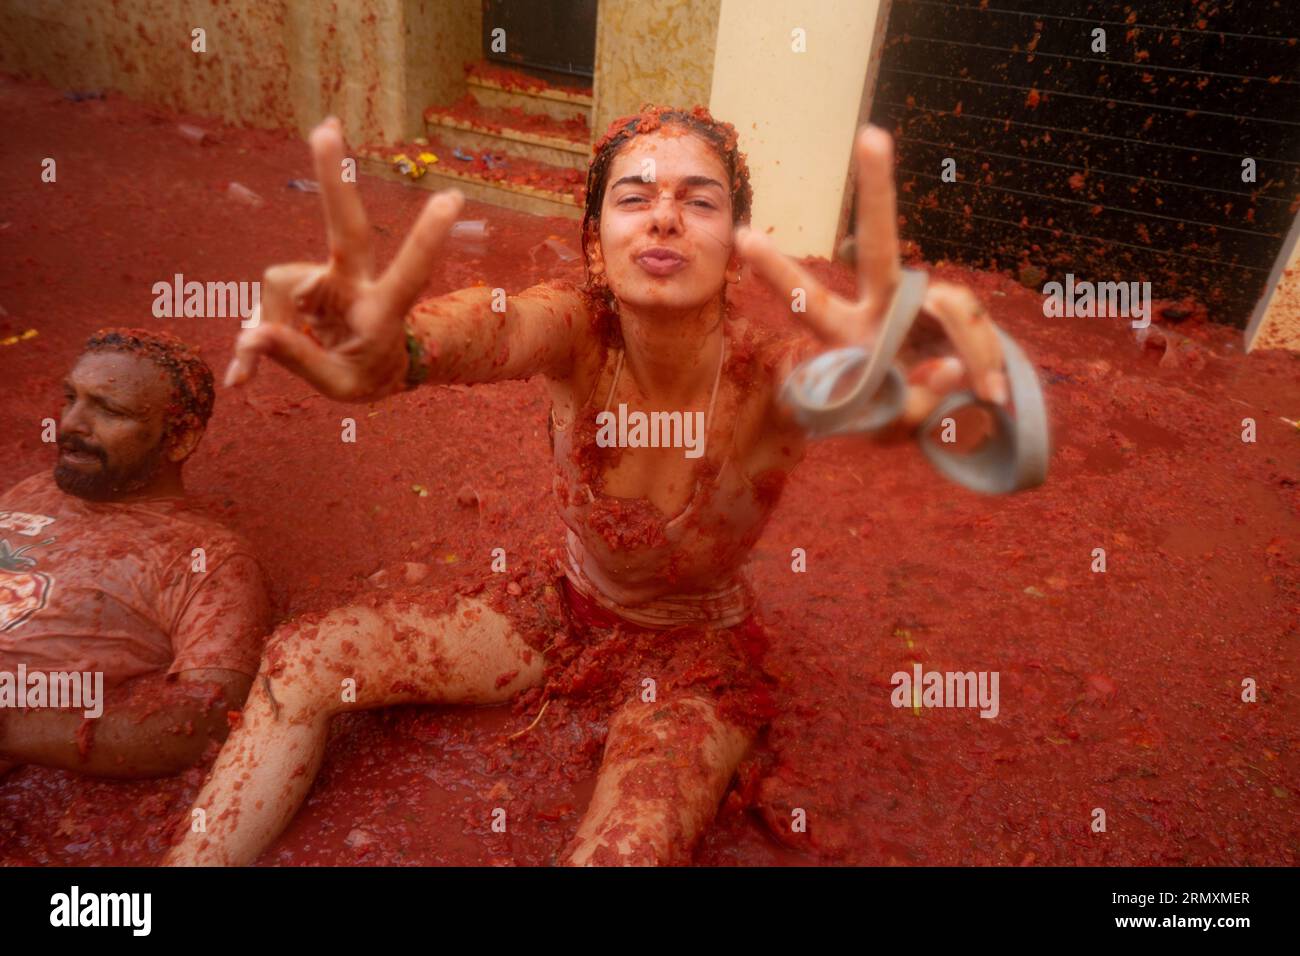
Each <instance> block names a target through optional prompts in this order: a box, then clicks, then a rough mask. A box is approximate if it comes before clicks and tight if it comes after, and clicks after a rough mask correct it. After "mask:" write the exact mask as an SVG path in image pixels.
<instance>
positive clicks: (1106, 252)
mask: <svg viewBox="0 0 1300 956" xmlns="http://www.w3.org/2000/svg"><path fill="white" fill-rule="evenodd" d="M1298 19H1300V18H1297V16H1296V7H1295V6H1294V0H1254V2H1243V0H1222V2H1217V3H1213V4H1211V3H1192V2H1188V0H1150V2H1145V3H1122V2H1116V0H1050V2H1049V0H983V2H981V0H894V3H893V7H892V10H891V13H890V19H889V27H888V34H887V38H886V41H885V47H884V51H883V59H882V62H881V70H880V80H879V84H878V86H877V91H876V97H875V100H874V102H873V106H872V120H873V122H876V123H879V124H880V125H882V126H885V127H886V128H888V129H890V130H891V131H893V133H894V135H895V137H896V138H897V141H898V155H899V169H898V181H899V212H900V216H901V217H902V219H903V225H902V234H903V236H904V238H906V239H911V240H913V241H915V242H916V243H918V244H919V246H920V248H921V250H922V253H923V254H924V255H925V256H926V257H927V258H929V259H938V258H948V259H953V260H958V261H962V262H966V263H969V264H971V265H975V266H978V267H981V268H993V269H1013V270H1014V269H1018V268H1020V267H1022V266H1025V265H1032V266H1037V267H1039V268H1040V269H1042V270H1043V272H1044V274H1045V277H1046V278H1048V279H1051V278H1055V279H1059V278H1061V277H1063V276H1064V274H1065V273H1066V272H1073V273H1074V274H1075V275H1076V276H1079V277H1084V278H1087V279H1091V280H1096V281H1142V280H1149V281H1151V283H1152V291H1153V294H1154V295H1155V297H1156V298H1164V299H1175V298H1182V297H1184V296H1192V297H1195V298H1196V299H1199V300H1200V301H1202V302H1204V303H1205V304H1206V305H1208V306H1209V307H1210V310H1211V315H1212V316H1213V317H1214V318H1215V319H1216V320H1218V321H1221V322H1227V323H1229V324H1233V325H1237V326H1242V325H1244V324H1245V322H1246V320H1247V319H1248V318H1249V315H1250V312H1251V309H1252V308H1253V306H1254V304H1255V302H1256V300H1257V299H1258V298H1259V296H1260V294H1261V293H1262V292H1263V289H1264V285H1265V282H1266V279H1267V276H1268V272H1269V269H1270V268H1271V266H1272V264H1273V261H1274V259H1275V258H1276V257H1277V255H1278V253H1279V251H1280V249H1281V246H1282V243H1283V239H1284V237H1285V236H1286V234H1287V230H1288V229H1289V228H1290V225H1291V222H1292V220H1293V219H1294V218H1295V215H1296V212H1297V208H1298V207H1300V41H1298V40H1297V30H1296V23H1297V20H1298ZM1097 28H1101V29H1102V30H1104V31H1105V43H1106V49H1105V52H1094V51H1093V49H1092V46H1093V42H1094V35H1093V31H1094V30H1095V29H1097ZM945 158H951V159H954V160H956V175H957V181H956V182H944V181H942V179H941V175H940V174H941V170H942V163H943V161H944V159H945ZM1246 158H1250V159H1253V160H1254V163H1255V181H1254V182H1253V183H1250V182H1243V180H1242V172H1243V166H1242V161H1243V160H1244V159H1246Z"/></svg>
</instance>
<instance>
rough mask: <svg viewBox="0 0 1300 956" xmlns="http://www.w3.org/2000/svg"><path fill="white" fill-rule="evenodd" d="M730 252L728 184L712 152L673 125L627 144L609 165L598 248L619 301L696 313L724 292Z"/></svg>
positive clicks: (697, 137)
mask: <svg viewBox="0 0 1300 956" xmlns="http://www.w3.org/2000/svg"><path fill="white" fill-rule="evenodd" d="M650 171H652V173H653V180H652V181H650V182H646V181H644V176H645V175H646V174H647V173H648V172H650ZM732 247H733V241H732V222H731V192H730V183H729V179H728V176H727V170H726V167H725V166H724V165H723V164H722V160H721V159H720V158H719V157H718V154H717V153H716V152H714V150H713V149H712V147H710V146H709V145H708V144H707V143H706V142H705V141H704V140H702V139H701V138H700V137H699V136H696V135H694V134H690V133H686V132H685V131H684V130H682V129H681V128H680V127H674V126H668V127H665V128H663V129H661V130H658V131H656V132H654V133H647V134H644V135H641V136H634V137H633V138H632V139H631V140H630V141H629V142H628V143H627V144H626V145H624V146H623V147H622V149H621V150H620V151H619V153H618V155H616V156H615V157H614V160H613V162H612V163H611V164H610V170H609V185H608V186H607V187H606V190H605V197H604V200H603V202H602V205H601V213H600V243H599V255H600V258H601V260H602V261H603V263H604V267H605V273H606V276H607V281H608V283H609V288H610V290H611V291H612V292H613V293H614V295H615V296H616V297H617V298H618V299H619V300H620V301H622V302H625V303H628V304H631V305H636V306H640V307H642V308H671V309H692V308H699V307H700V306H702V305H704V304H705V303H707V302H708V301H709V300H710V299H711V298H713V297H714V296H716V295H718V293H719V291H720V290H721V289H722V286H723V280H724V276H725V273H726V270H727V268H728V264H729V262H730V260H731V259H732ZM656 250H660V251H666V254H664V255H661V256H656V255H654V254H653V253H654V251H656ZM647 253H649V254H647ZM673 254H675V255H673ZM731 265H732V266H733V267H734V266H737V265H738V263H735V262H732V263H731Z"/></svg>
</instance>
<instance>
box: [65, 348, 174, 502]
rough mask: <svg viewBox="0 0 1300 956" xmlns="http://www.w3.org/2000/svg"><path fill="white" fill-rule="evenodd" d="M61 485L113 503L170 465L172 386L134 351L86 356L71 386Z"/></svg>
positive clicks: (69, 380)
mask: <svg viewBox="0 0 1300 956" xmlns="http://www.w3.org/2000/svg"><path fill="white" fill-rule="evenodd" d="M64 398H65V403H64V407H63V415H62V417H61V419H60V421H59V461H58V464H57V465H56V466H55V468H54V480H55V482H56V483H57V484H58V486H59V487H60V488H61V489H63V490H64V491H65V492H67V493H68V494H70V495H76V496H77V497H79V498H87V499H89V500H91V501H112V500H115V499H118V498H121V497H124V496H126V495H129V494H130V493H132V492H134V491H138V490H140V489H141V488H145V487H147V486H148V485H149V484H150V483H151V482H152V481H153V479H154V478H155V476H156V475H157V474H158V471H159V469H160V467H161V465H162V462H163V459H164V451H165V449H164V442H163V433H164V431H165V428H166V424H167V410H168V405H169V404H170V402H171V386H170V383H169V382H168V381H167V379H166V376H165V374H164V373H163V371H162V369H160V368H158V366H156V365H155V364H154V363H153V362H151V361H150V360H149V359H147V358H144V357H141V356H138V355H131V354H130V353H127V352H87V353H86V354H85V355H83V356H82V357H81V358H80V360H78V362H77V364H76V365H75V366H73V369H72V371H71V373H69V375H68V377H67V379H66V380H65V381H64Z"/></svg>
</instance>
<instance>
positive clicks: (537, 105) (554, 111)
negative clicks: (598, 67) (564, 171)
mask: <svg viewBox="0 0 1300 956" xmlns="http://www.w3.org/2000/svg"><path fill="white" fill-rule="evenodd" d="M465 82H466V83H467V84H468V86H469V89H470V92H471V93H473V94H474V96H475V97H476V98H477V99H478V101H479V102H480V103H482V104H483V105H484V106H488V107H495V108H509V107H515V108H517V109H521V110H523V111H524V112H525V113H535V114H539V115H544V116H550V117H552V118H553V119H557V120H560V121H564V120H572V119H579V118H580V119H583V120H585V121H586V122H587V124H588V125H590V124H591V104H592V98H591V87H589V86H587V87H582V86H560V85H558V84H555V83H551V82H548V81H546V80H543V79H539V78H537V77H535V76H531V75H529V74H527V73H522V72H520V71H519V70H511V69H507V68H506V67H503V66H498V65H497V64H495V63H489V62H487V61H486V60H479V61H478V62H477V63H466V64H465Z"/></svg>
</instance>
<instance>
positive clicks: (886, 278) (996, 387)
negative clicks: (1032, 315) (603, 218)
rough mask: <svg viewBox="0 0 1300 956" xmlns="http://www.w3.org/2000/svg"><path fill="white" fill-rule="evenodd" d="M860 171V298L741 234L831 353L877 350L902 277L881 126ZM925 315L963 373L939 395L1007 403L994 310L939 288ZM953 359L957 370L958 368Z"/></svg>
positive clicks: (862, 137)
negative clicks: (799, 293)
mask: <svg viewBox="0 0 1300 956" xmlns="http://www.w3.org/2000/svg"><path fill="white" fill-rule="evenodd" d="M853 152H854V159H855V160H856V163H857V168H858V185H857V189H858V205H857V216H858V221H857V228H856V230H855V242H856V246H857V273H858V296H857V299H856V300H854V301H848V300H846V299H844V298H841V297H840V296H838V295H836V294H834V293H833V292H831V291H830V290H828V289H827V288H826V287H825V286H824V285H822V284H821V282H819V281H818V280H817V279H816V278H815V277H814V276H813V275H812V274H811V273H809V272H808V270H806V269H804V268H803V267H802V266H801V265H799V264H798V263H797V262H795V261H794V260H793V259H791V258H789V257H788V256H785V255H783V254H782V253H781V252H780V251H779V250H778V249H777V248H776V246H775V245H774V244H773V243H772V241H771V240H770V239H768V238H767V237H766V236H764V235H761V234H759V233H756V232H754V231H752V230H751V229H749V228H747V227H744V226H741V227H739V228H738V229H737V230H736V249H737V251H738V252H739V253H740V255H741V257H742V258H743V259H744V260H745V261H747V262H748V263H749V264H750V265H752V266H753V267H754V271H755V272H757V273H758V275H760V276H761V277H762V278H763V279H764V281H766V282H767V283H768V285H770V286H771V287H772V288H774V289H775V290H776V291H777V292H778V293H780V294H781V295H783V296H786V297H787V298H788V299H789V300H791V301H793V298H794V296H795V290H797V289H803V290H804V293H805V300H806V301H805V304H806V309H807V311H805V312H796V313H795V316H796V317H797V318H798V319H799V320H801V321H802V322H803V323H804V324H805V325H807V326H808V327H809V329H810V330H811V331H812V332H813V334H815V335H816V336H817V337H818V338H820V339H821V340H822V341H823V342H825V343H827V345H829V346H831V347H840V346H846V345H862V346H865V347H870V344H871V343H872V341H874V339H875V335H876V331H877V329H878V328H879V326H880V323H881V321H882V320H883V319H884V318H885V315H886V312H887V310H888V309H889V306H890V303H891V302H892V300H893V296H894V291H895V290H896V289H897V287H898V282H899V277H900V275H901V269H902V267H901V264H900V261H899V245H898V206H897V201H896V198H895V193H894V142H893V138H892V137H891V136H890V135H889V134H888V133H887V132H885V131H884V130H883V129H881V128H880V127H878V126H866V127H863V129H862V130H861V131H860V132H859V133H858V136H857V139H856V141H855V142H854V145H853ZM921 308H922V310H923V311H924V312H926V313H927V314H929V315H931V316H933V317H934V318H935V319H936V320H937V321H938V322H939V324H940V325H941V326H942V327H943V329H944V332H945V333H946V334H947V336H948V338H949V340H950V341H951V342H952V344H953V347H954V348H955V350H956V352H957V356H958V357H959V361H960V363H961V365H962V369H961V374H960V375H955V374H951V370H950V373H949V374H943V375H941V376H935V377H932V378H931V381H929V382H928V383H927V384H928V386H929V388H930V389H931V390H932V391H933V390H935V389H936V385H937V384H939V379H942V382H941V384H939V387H940V391H942V392H948V391H953V390H955V389H957V388H959V387H962V386H966V387H969V388H971V389H972V390H973V391H974V392H975V394H976V395H978V396H979V397H980V398H982V399H984V400H985V401H989V402H995V403H998V404H1004V403H1005V402H1006V401H1007V397H1008V393H1007V378H1006V372H1005V369H1004V366H1003V357H1002V347H1001V343H1000V342H999V341H998V337H997V332H996V330H995V328H994V326H993V322H992V320H991V319H990V318H989V315H988V312H987V310H985V308H984V307H983V305H981V304H980V301H979V299H977V298H976V297H975V294H974V293H973V292H971V291H970V290H969V289H967V288H966V287H965V286H960V285H955V284H953V283H949V282H931V283H930V284H929V286H928V288H927V290H926V294H925V301H924V303H923V304H922V307H921ZM951 361H952V360H951V359H950V360H949V362H950V363H951Z"/></svg>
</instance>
